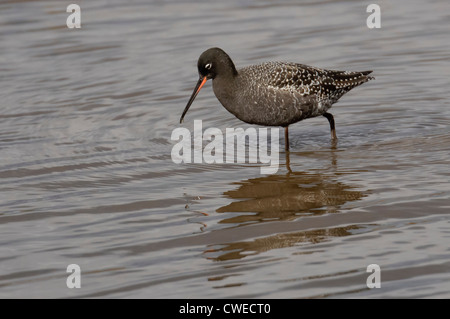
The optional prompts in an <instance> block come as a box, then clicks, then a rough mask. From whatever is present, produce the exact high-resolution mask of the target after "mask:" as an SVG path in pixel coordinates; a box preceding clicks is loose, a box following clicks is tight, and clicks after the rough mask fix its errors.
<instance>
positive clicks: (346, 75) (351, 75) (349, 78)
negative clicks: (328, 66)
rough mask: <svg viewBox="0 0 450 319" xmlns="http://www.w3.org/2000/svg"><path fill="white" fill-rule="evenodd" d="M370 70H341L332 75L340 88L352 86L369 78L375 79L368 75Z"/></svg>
mask: <svg viewBox="0 0 450 319" xmlns="http://www.w3.org/2000/svg"><path fill="white" fill-rule="evenodd" d="M370 73H372V71H363V72H341V73H339V74H336V75H335V76H334V79H335V81H336V82H337V83H336V84H337V85H338V87H340V88H354V87H355V86H358V85H361V84H363V83H365V82H367V81H369V80H373V79H375V78H374V77H373V76H369V74H370Z"/></svg>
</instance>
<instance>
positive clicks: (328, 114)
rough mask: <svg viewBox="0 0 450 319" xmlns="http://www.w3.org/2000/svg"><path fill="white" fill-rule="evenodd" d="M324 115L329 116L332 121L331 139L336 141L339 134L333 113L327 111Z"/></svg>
mask: <svg viewBox="0 0 450 319" xmlns="http://www.w3.org/2000/svg"><path fill="white" fill-rule="evenodd" d="M323 116H325V117H326V118H327V120H328V122H330V129H331V139H332V140H334V141H336V140H337V136H336V128H335V126H334V117H333V114H331V113H327V112H325V113H323Z"/></svg>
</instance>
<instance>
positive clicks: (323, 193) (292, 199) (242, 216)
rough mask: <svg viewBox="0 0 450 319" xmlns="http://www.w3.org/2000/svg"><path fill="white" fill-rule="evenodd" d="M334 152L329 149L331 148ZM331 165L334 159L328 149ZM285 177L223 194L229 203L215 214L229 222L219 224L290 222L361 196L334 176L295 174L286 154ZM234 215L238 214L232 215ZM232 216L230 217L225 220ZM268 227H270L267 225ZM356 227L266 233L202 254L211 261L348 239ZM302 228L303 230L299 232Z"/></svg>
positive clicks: (244, 184)
mask: <svg viewBox="0 0 450 319" xmlns="http://www.w3.org/2000/svg"><path fill="white" fill-rule="evenodd" d="M332 149H333V148H332ZM331 154H333V155H332V162H331V164H332V166H335V165H336V158H335V155H334V152H333V150H332V152H331ZM286 169H287V173H286V174H284V175H283V174H276V175H269V176H264V177H259V178H254V179H249V180H243V181H241V182H238V183H236V184H237V185H239V186H238V187H237V188H236V189H234V190H230V191H227V192H225V193H224V195H225V196H226V197H228V198H230V199H233V202H231V203H230V204H228V205H226V206H223V207H220V208H218V209H217V212H218V213H226V215H227V217H226V218H225V219H223V220H222V221H221V222H220V223H228V224H235V225H236V226H237V227H245V226H246V225H248V224H255V223H262V222H270V221H271V222H273V221H276V220H278V221H293V220H295V219H297V218H299V217H301V216H317V215H322V214H326V213H337V212H339V208H340V207H341V206H342V205H344V204H346V203H348V202H351V201H356V200H359V199H361V198H362V197H364V196H365V195H364V193H363V192H361V191H357V190H355V189H354V187H352V186H350V185H346V184H344V183H342V182H339V181H337V180H336V179H337V175H336V174H335V173H330V172H329V171H328V172H320V173H311V172H294V171H292V170H291V167H290V154H289V152H286ZM235 213H237V214H235ZM230 214H233V215H234V216H232V217H229V216H230ZM267 225H269V224H267ZM355 228H358V226H346V227H336V228H324V229H315V230H308V231H300V232H289V233H281V234H280V233H277V234H274V233H273V232H270V233H267V235H268V236H263V237H259V238H257V239H254V240H251V241H241V242H232V243H227V244H223V245H220V246H216V245H214V246H215V247H209V249H208V251H207V252H205V253H206V254H207V257H208V258H211V259H214V260H229V259H238V258H243V257H245V256H248V255H251V254H258V253H260V252H263V251H267V250H270V249H274V248H281V247H287V246H293V245H295V244H297V243H300V242H310V243H317V242H321V241H323V240H326V238H328V237H330V236H331V237H333V236H347V235H350V234H351V231H352V230H353V229H355ZM300 229H301V228H300Z"/></svg>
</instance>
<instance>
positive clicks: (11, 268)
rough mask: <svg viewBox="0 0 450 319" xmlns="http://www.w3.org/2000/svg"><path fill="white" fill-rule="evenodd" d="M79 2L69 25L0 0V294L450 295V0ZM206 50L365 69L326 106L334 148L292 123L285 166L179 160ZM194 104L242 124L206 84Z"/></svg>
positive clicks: (324, 134)
mask: <svg viewBox="0 0 450 319" xmlns="http://www.w3.org/2000/svg"><path fill="white" fill-rule="evenodd" d="M77 3H78V4H79V5H80V6H81V8H82V28H81V29H80V30H69V29H68V28H67V27H66V25H65V23H66V18H67V16H68V13H66V12H65V11H66V10H65V9H66V8H65V7H64V4H62V3H61V1H19V2H18V1H3V2H2V3H1V4H0V21H1V22H0V41H1V47H0V71H1V77H0V87H1V89H0V97H1V99H0V100H1V114H0V152H1V153H0V154H1V155H0V156H1V157H0V159H1V161H0V297H2V298H14V297H26V298H37V297H44V298H61V297H62V298H65V297H107V298H228V297H233V298H237V297H239V298H240V297H250V298H259V297H261V298H315V297H331V298H336V297H339V298H340V297H345V298H366V297H382V298H387V297H414V298H421V297H428V298H434V297H438V298H448V297H450V249H449V242H450V217H449V209H450V200H449V197H450V185H449V179H450V170H449V164H450V161H449V156H450V130H449V125H450V105H449V104H450V103H449V93H448V88H449V87H450V80H449V74H450V63H449V61H450V36H449V32H448V31H449V29H448V25H449V19H450V15H449V14H448V12H449V9H450V7H449V4H448V1H445V0H434V1H427V2H426V3H425V2H423V1H415V0H414V1H395V2H391V1H380V2H378V4H379V5H380V6H381V9H382V27H381V29H378V30H369V29H368V28H367V26H366V18H367V16H368V13H366V5H365V4H363V3H360V2H359V1H331V2H330V1H314V2H303V3H302V2H299V1H269V0H266V1H251V0H243V1H237V0H236V1H221V2H219V1H217V2H210V1H209V2H204V1H164V2H162V1H144V0H134V1H127V2H123V1H118V0H115V1H79V2H77ZM212 46H219V47H222V48H223V49H224V50H225V51H227V52H228V53H229V54H230V55H231V57H232V58H233V60H234V62H235V63H236V65H237V66H238V67H239V66H245V65H249V64H254V63H259V62H262V61H268V60H280V61H293V62H299V63H304V64H309V65H315V66H318V67H323V68H329V69H342V70H358V71H360V70H367V69H369V70H370V69H372V70H374V75H375V77H376V80H375V81H371V82H369V83H366V84H364V85H363V86H361V87H358V88H356V89H355V90H353V91H352V92H350V93H348V94H347V95H346V96H344V97H343V98H342V99H341V100H340V102H339V103H337V104H336V105H335V106H334V107H333V109H332V110H331V112H332V113H333V114H334V116H335V120H336V125H337V134H338V137H339V142H338V143H337V145H334V144H332V143H331V142H330V138H329V126H328V122H327V121H326V119H325V118H316V119H310V120H307V121H304V122H301V123H298V124H295V125H292V126H291V127H290V139H291V153H290V156H289V162H290V165H289V169H288V167H286V161H287V158H286V154H285V153H284V152H281V153H280V169H279V171H278V172H277V173H276V174H272V175H262V174H261V173H260V167H259V166H258V165H254V164H223V165H208V164H184V165H177V164H174V163H173V162H172V160H171V156H170V152H171V149H172V146H173V145H174V143H175V142H173V141H171V139H170V137H171V133H172V130H173V129H175V128H177V127H180V125H179V123H178V121H179V118H180V115H181V112H182V111H183V108H184V106H185V105H186V103H187V100H188V98H189V96H190V94H191V91H192V89H193V87H194V85H195V82H196V81H197V70H196V63H197V58H198V56H199V55H200V53H201V52H202V51H204V50H205V49H207V48H209V47H212ZM194 119H201V120H203V125H204V128H207V127H217V128H220V129H221V130H225V128H227V127H242V128H247V127H250V125H247V124H244V123H242V122H240V121H239V120H237V119H236V118H234V117H233V116H232V115H231V114H229V113H228V112H227V111H226V110H225V109H224V108H222V107H221V106H220V104H219V102H218V101H217V100H216V98H215V97H214V94H213V92H212V89H211V84H210V83H208V84H207V85H206V86H205V88H204V89H203V90H202V92H201V93H200V95H199V96H198V97H197V99H196V101H195V103H194V104H193V106H192V107H191V110H190V111H189V112H188V114H187V116H186V118H185V123H184V124H183V127H187V128H188V129H190V130H191V131H192V130H193V121H194ZM280 136H281V137H282V131H281V130H280ZM281 143H283V141H282V139H281ZM281 145H283V144H281ZM69 264H78V265H79V266H80V267H81V270H82V288H81V289H72V290H71V289H68V288H67V287H66V278H67V276H68V274H67V273H66V267H67V266H68V265H69ZM370 264H378V265H379V266H380V267H381V270H382V273H381V274H382V276H381V277H382V288H381V289H372V290H371V289H369V288H367V286H366V279H367V277H368V275H369V274H368V273H367V272H366V268H367V266H368V265H370Z"/></svg>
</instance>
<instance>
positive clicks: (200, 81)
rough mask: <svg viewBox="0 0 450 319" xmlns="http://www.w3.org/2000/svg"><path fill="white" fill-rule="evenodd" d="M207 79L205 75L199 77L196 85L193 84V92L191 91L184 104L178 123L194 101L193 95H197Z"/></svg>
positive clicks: (181, 121)
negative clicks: (187, 100) (186, 102)
mask: <svg viewBox="0 0 450 319" xmlns="http://www.w3.org/2000/svg"><path fill="white" fill-rule="evenodd" d="M207 80H208V77H206V76H204V77H200V79H198V82H197V85H196V86H195V89H194V92H192V95H191V98H190V99H189V102H188V104H187V105H186V107H185V108H184V111H183V114H182V115H181V118H180V123H183V119H184V116H185V115H186V113H187V111H188V110H189V108H190V107H191V104H192V102H194V100H195V97H196V96H197V94H198V92H200V90H201V89H202V87H203V85H205V83H206V81H207Z"/></svg>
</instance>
